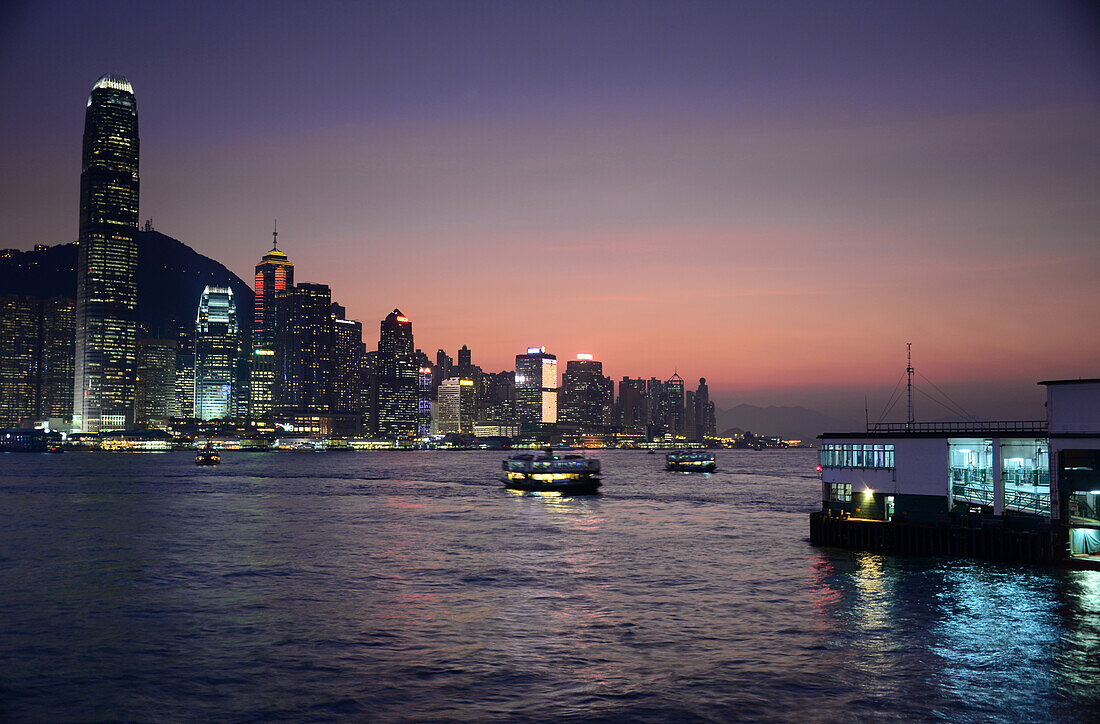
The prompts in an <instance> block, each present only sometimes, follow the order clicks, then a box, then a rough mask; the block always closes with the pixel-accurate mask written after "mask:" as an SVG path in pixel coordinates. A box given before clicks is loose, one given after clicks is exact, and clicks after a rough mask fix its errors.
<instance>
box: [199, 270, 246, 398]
mask: <svg viewBox="0 0 1100 724" xmlns="http://www.w3.org/2000/svg"><path fill="white" fill-rule="evenodd" d="M240 346H241V340H240V329H239V327H238V326H237V303H236V302H235V301H234V299H233V290H232V289H230V288H228V287H206V289H204V290H203V292H202V297H201V299H200V300H199V313H198V316H197V317H196V318H195V417H197V418H199V419H200V420H217V419H221V418H225V417H233V416H234V415H235V413H236V410H235V409H234V406H233V400H234V396H233V393H234V384H235V382H236V379H237V363H238V355H239V354H240V351H241V350H240Z"/></svg>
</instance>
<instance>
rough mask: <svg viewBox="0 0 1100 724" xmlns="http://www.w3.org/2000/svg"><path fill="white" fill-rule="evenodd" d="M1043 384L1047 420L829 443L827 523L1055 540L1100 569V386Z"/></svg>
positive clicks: (885, 426) (871, 432) (905, 429)
mask: <svg viewBox="0 0 1100 724" xmlns="http://www.w3.org/2000/svg"><path fill="white" fill-rule="evenodd" d="M1039 384H1041V385H1044V386H1045V387H1046V391H1047V402H1046V412H1047V416H1046V419H1045V420H1025V421H996V422H949V423H917V422H909V423H876V424H871V425H868V427H867V430H866V431H864V432H853V433H844V434H841V433H825V434H823V435H821V436H820V437H819V440H820V443H821V447H820V466H819V467H820V471H821V490H822V513H821V514H818V515H823V516H824V517H826V518H828V519H836V518H839V519H848V520H855V521H878V522H887V523H909V524H916V525H934V526H941V527H942V526H956V527H963V528H975V527H979V528H980V527H1000V528H1003V529H1008V530H1012V531H1047V532H1051V533H1052V534H1053V535H1055V537H1056V540H1057V541H1058V543H1057V545H1056V547H1058V548H1061V547H1062V546H1063V544H1064V546H1065V548H1066V550H1065V551H1064V553H1065V554H1066V555H1068V556H1070V557H1075V558H1090V559H1094V560H1097V561H1100V379H1088V380H1052V381H1046V382H1040V383H1039ZM876 534H877V535H880V536H882V535H883V534H882V532H881V531H878V532H877V533H876ZM889 537H890V536H889V535H885V536H883V538H882V539H883V540H886V539H887V538H889ZM875 540H878V538H875ZM891 540H892V538H891ZM823 542H827V541H823ZM1056 557H1058V556H1056Z"/></svg>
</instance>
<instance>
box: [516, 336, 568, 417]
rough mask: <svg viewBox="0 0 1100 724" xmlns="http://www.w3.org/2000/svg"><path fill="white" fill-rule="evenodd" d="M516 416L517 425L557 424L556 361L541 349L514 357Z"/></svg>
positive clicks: (529, 348)
mask: <svg viewBox="0 0 1100 724" xmlns="http://www.w3.org/2000/svg"><path fill="white" fill-rule="evenodd" d="M515 384H516V417H517V418H518V419H519V422H520V424H521V425H528V426H530V425H537V424H539V423H554V422H557V421H558V358H557V357H556V356H554V355H552V354H549V353H547V351H546V348H545V347H528V348H527V353H526V354H517V355H516V376H515Z"/></svg>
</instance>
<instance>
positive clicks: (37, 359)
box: [0, 296, 75, 427]
mask: <svg viewBox="0 0 1100 724" xmlns="http://www.w3.org/2000/svg"><path fill="white" fill-rule="evenodd" d="M74 306H75V303H74V302H73V300H72V299H63V298H60V297H54V298H52V299H42V300H39V299H23V298H20V297H14V296H6V297H0V427H15V426H16V425H20V424H24V423H28V422H32V421H41V420H48V419H50V418H65V417H68V415H69V413H70V412H72V404H73V308H74Z"/></svg>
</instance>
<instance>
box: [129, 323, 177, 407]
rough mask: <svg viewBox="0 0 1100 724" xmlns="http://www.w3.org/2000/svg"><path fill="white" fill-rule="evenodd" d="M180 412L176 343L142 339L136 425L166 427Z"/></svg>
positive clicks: (138, 369)
mask: <svg viewBox="0 0 1100 724" xmlns="http://www.w3.org/2000/svg"><path fill="white" fill-rule="evenodd" d="M175 411H176V340H174V339H152V338H146V339H139V340H138V342H137V383H136V387H135V392H134V420H135V422H156V423H159V424H163V423H165V422H167V420H168V418H170V417H172V415H174V414H175Z"/></svg>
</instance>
